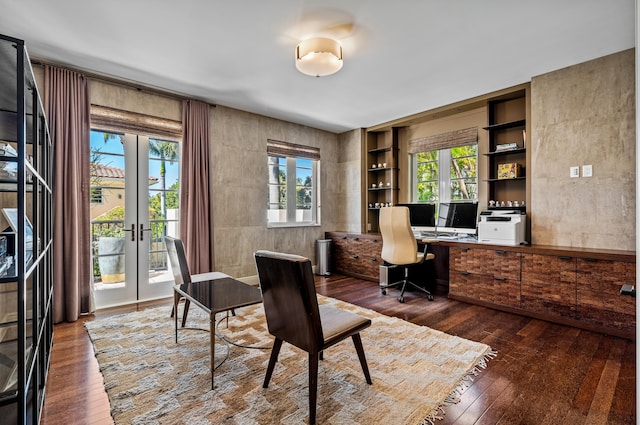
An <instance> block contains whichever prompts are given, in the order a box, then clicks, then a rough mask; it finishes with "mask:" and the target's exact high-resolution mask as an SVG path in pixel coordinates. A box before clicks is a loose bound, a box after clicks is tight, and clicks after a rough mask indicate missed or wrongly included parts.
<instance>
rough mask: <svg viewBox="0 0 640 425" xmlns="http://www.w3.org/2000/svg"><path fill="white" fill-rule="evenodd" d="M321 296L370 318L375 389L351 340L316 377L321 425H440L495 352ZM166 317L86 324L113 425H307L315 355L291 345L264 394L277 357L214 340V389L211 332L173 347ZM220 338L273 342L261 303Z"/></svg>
mask: <svg viewBox="0 0 640 425" xmlns="http://www.w3.org/2000/svg"><path fill="white" fill-rule="evenodd" d="M318 299H319V302H320V303H331V304H334V305H337V306H338V307H341V308H346V309H348V310H351V311H353V312H355V313H358V314H362V315H364V316H367V317H369V318H371V320H372V325H371V327H369V328H367V329H365V330H364V331H363V332H362V333H361V336H362V344H363V346H364V350H365V354H366V357H367V362H368V365H369V370H370V372H371V378H372V380H373V385H367V383H366V382H365V379H364V375H363V373H362V369H361V367H360V363H359V361H358V357H357V355H356V352H355V348H354V347H353V343H352V341H351V339H350V338H349V339H347V340H345V341H343V342H341V343H339V344H337V345H335V346H333V347H331V348H330V349H328V350H327V351H326V352H325V353H324V359H323V360H322V361H321V362H320V366H319V373H318V403H317V423H318V424H340V425H342V424H363V425H364V424H367V425H371V424H385V425H389V424H391V425H394V424H407V425H417V424H432V423H434V422H435V421H437V420H438V419H441V417H442V415H443V412H444V410H443V407H444V406H446V405H448V404H452V403H456V402H457V401H458V397H459V395H460V394H461V392H463V391H464V390H465V389H466V388H467V387H468V385H469V383H470V380H472V379H473V376H474V375H477V374H478V373H479V372H480V369H482V368H484V367H486V363H487V361H488V360H489V359H490V358H492V357H494V356H495V354H496V353H495V352H494V351H492V349H491V347H489V346H488V345H485V344H481V343H477V342H473V341H469V340H466V339H463V338H459V337H456V336H451V335H448V334H446V333H443V332H440V331H436V330H433V329H430V328H428V327H425V326H418V325H414V324H411V323H409V322H406V321H404V320H401V319H397V318H392V317H387V316H384V315H382V314H379V313H376V312H374V311H371V310H367V309H364V308H361V307H358V306H355V305H352V304H348V303H344V302H342V301H338V300H335V299H333V298H328V297H323V296H318ZM169 312H170V308H166V307H163V308H151V309H147V310H144V311H139V312H134V313H127V314H123V315H118V316H111V317H104V318H99V319H96V320H93V321H91V322H86V323H85V326H86V328H87V330H88V331H89V335H90V337H91V340H92V341H93V344H94V350H95V354H96V357H97V359H98V363H99V364H100V370H101V372H102V374H103V376H104V385H105V388H106V390H107V394H108V396H109V400H110V403H111V414H112V416H113V419H114V421H115V423H116V424H118V425H119V424H132V425H136V424H179V423H182V424H189V425H201V424H202V425H205V424H242V425H251V424H296V425H298V424H303V423H308V394H309V393H308V366H307V365H308V363H307V354H306V353H304V352H302V351H301V350H299V349H297V348H295V347H292V346H291V345H289V344H286V343H285V344H284V345H283V347H282V350H281V352H280V357H279V361H278V363H277V365H276V367H275V371H274V374H273V377H272V378H271V382H270V385H269V388H266V389H265V388H262V382H263V380H264V375H265V371H266V367H267V363H268V359H269V354H270V350H269V349H250V348H243V347H239V346H234V345H224V344H222V343H221V342H219V341H217V342H216V364H218V363H219V362H221V361H223V360H224V359H225V357H226V361H224V363H222V364H221V365H220V366H219V367H218V368H217V369H216V371H215V389H214V390H211V381H210V370H209V363H210V358H209V333H208V332H206V331H203V330H197V329H185V330H180V331H179V335H178V343H177V344H176V343H175V340H174V328H173V319H171V318H170V317H169ZM219 318H223V315H219ZM187 327H190V328H202V329H208V327H209V325H208V318H207V316H206V315H205V314H204V313H203V312H202V311H201V310H200V309H198V308H197V307H195V306H192V307H191V309H190V311H189V320H188V322H187ZM218 329H219V332H220V333H221V334H222V335H223V336H224V337H225V338H227V339H228V340H230V341H233V342H234V343H237V344H239V345H244V346H250V347H269V348H270V345H271V343H272V337H271V336H270V335H269V333H268V332H267V328H266V322H265V318H264V311H263V309H262V306H261V305H257V306H250V307H245V308H242V309H239V310H237V311H236V316H235V317H231V319H230V320H229V322H228V324H226V323H225V322H224V321H222V322H220V324H219V326H218Z"/></svg>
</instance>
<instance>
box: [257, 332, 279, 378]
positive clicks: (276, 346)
mask: <svg viewBox="0 0 640 425" xmlns="http://www.w3.org/2000/svg"><path fill="white" fill-rule="evenodd" d="M280 347H282V340H281V339H278V338H276V339H275V341H273V347H272V348H271V357H269V366H267V374H266V376H265V377H264V383H263V384H262V388H267V387H268V386H269V381H270V380H271V374H272V373H273V368H274V367H275V365H276V363H277V362H278V354H280Z"/></svg>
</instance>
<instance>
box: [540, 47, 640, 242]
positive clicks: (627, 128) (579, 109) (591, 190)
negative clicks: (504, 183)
mask: <svg viewBox="0 0 640 425" xmlns="http://www.w3.org/2000/svg"><path fill="white" fill-rule="evenodd" d="M634 60H635V58H634V50H633V49H631V50H627V51H624V52H620V53H617V54H613V55H609V56H606V57H602V58H598V59H596V60H593V61H589V62H586V63H583V64H578V65H575V66H571V67H568V68H564V69H561V70H558V71H555V72H551V73H548V74H544V75H540V76H537V77H534V78H533V79H532V81H531V122H532V137H531V140H532V144H531V145H530V146H529V148H530V149H531V151H532V152H531V164H530V167H529V170H530V173H529V176H530V178H531V179H532V181H531V206H530V212H531V233H532V242H533V243H535V244H543V245H559V246H570V247H584V248H600V249H606V248H609V249H623V250H635V231H636V229H635V214H636V209H635V202H636V197H635V139H636V138H635V103H634V102H635V85H634V84H635V66H634ZM588 164H591V165H593V177H580V178H570V177H569V167H571V166H580V171H581V176H582V165H588Z"/></svg>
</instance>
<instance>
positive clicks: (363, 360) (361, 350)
mask: <svg viewBox="0 0 640 425" xmlns="http://www.w3.org/2000/svg"><path fill="white" fill-rule="evenodd" d="M351 339H353V345H355V346H356V352H357V353H358V358H359V359H360V366H362V371H363V372H364V379H365V380H366V381H367V384H369V385H371V375H369V366H367V358H366V357H365V355H364V348H362V339H361V338H360V334H359V333H358V334H355V335H353V336H352V337H351Z"/></svg>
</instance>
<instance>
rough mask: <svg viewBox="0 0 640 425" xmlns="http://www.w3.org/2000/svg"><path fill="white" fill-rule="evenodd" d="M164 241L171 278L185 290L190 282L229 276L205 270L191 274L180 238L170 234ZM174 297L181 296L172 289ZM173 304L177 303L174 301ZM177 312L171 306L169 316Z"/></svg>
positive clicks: (186, 305) (186, 306) (187, 310)
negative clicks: (171, 273)
mask: <svg viewBox="0 0 640 425" xmlns="http://www.w3.org/2000/svg"><path fill="white" fill-rule="evenodd" d="M164 243H165V245H166V246H167V256H168V257H169V264H170V265H171V271H172V272H173V280H174V282H175V284H176V286H177V287H180V288H182V289H183V290H185V289H186V288H187V287H188V285H189V284H190V283H191V282H203V281H205V280H212V279H220V278H223V277H229V275H227V274H224V273H221V272H207V273H199V274H194V275H192V274H191V273H190V272H189V265H188V264H187V256H186V254H185V252H184V244H183V243H182V240H181V239H177V238H174V237H171V236H165V237H164ZM173 297H174V299H178V300H179V298H181V297H180V295H179V294H178V293H177V292H176V291H175V290H174V291H173ZM190 304H191V303H190V302H189V300H185V301H184V312H183V313H182V327H183V328H184V325H185V323H186V322H187V314H188V313H189V305H190ZM174 305H177V304H176V303H175V302H174ZM174 314H177V313H176V312H175V311H174V309H173V307H172V309H171V317H173V315H174Z"/></svg>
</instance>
